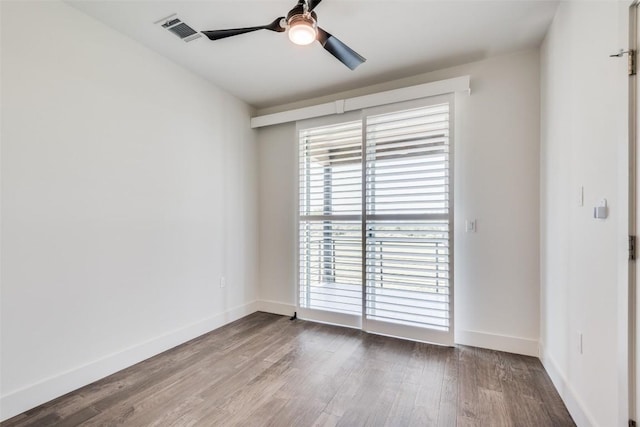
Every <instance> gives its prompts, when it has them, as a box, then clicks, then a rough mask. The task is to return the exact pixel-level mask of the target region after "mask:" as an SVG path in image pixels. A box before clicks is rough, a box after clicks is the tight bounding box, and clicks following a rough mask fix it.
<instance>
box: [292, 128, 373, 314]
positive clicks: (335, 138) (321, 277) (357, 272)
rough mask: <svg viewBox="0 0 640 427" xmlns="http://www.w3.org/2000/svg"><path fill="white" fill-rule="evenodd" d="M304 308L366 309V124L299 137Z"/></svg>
mask: <svg viewBox="0 0 640 427" xmlns="http://www.w3.org/2000/svg"><path fill="white" fill-rule="evenodd" d="M299 144H300V146H299V168H300V173H299V182H300V185H299V188H300V195H299V200H300V214H299V219H300V221H299V251H300V253H299V272H300V277H299V280H300V286H299V290H300V301H299V302H300V307H304V308H308V309H319V310H331V311H336V312H339V313H345V314H354V315H360V313H361V311H362V123H361V121H360V120H358V121H355V122H349V123H342V124H339V125H333V126H326V127H321V128H314V129H309V130H303V131H301V132H300V139H299Z"/></svg>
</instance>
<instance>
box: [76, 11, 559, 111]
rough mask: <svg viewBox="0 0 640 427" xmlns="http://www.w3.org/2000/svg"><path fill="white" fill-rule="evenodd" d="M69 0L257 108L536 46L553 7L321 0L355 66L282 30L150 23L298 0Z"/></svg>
mask: <svg viewBox="0 0 640 427" xmlns="http://www.w3.org/2000/svg"><path fill="white" fill-rule="evenodd" d="M68 3H70V4H71V5H73V6H74V7H76V8H77V9H80V10H82V11H84V12H85V13H87V14H89V15H91V16H93V17H95V18H97V19H98V20H100V21H102V22H104V23H106V24H107V25H109V26H111V27H113V28H114V29H116V30H118V31H120V32H122V33H124V34H126V35H128V36H130V37H131V38H133V39H135V40H137V41H139V42H140V43H142V44H144V45H146V46H148V47H149V48H151V49H153V50H155V51H156V52H158V53H160V54H162V55H164V56H166V57H167V58H170V59H171V60H173V61H175V62H177V63H178V64H181V65H182V66H184V67H185V68H187V69H189V70H192V71H193V72H195V73H196V74H198V75H200V76H202V77H204V78H206V79H208V80H209V81H211V82H213V83H214V84H216V85H218V86H219V87H222V88H224V89H225V90H227V91H228V92H230V93H232V94H234V95H235V96H237V97H238V98H240V99H242V100H244V101H246V102H248V103H249V104H251V105H253V106H255V107H258V108H264V107H269V106H273V105H278V104H283V103H287V102H293V101H299V100H303V99H307V98H311V97H316V96H321V95H326V94H329V93H334V92H339V91H343V90H349V89H355V88H358V87H362V86H367V85H372V84H377V83H382V82H384V81H388V80H392V79H398V78H403V77H408V76H411V75H415V74H419V73H424V72H428V71H432V70H435V69H439V68H444V67H448V66H453V65H458V64H462V63H466V62H471V61H475V60H479V59H482V58H486V57H488V56H492V55H496V54H501V53H506V52H510V51H517V50H522V49H527V48H533V47H536V46H539V45H540V43H541V41H542V39H543V37H544V35H545V33H546V30H547V28H548V27H549V24H550V23H551V20H552V19H553V15H554V13H555V10H556V7H557V2H556V1H544V0H533V1H530V0H510V1H483V0H472V1H451V0H449V1H430V0H423V1H418V0H412V1H411V0H369V1H360V0H324V1H323V2H322V3H321V4H320V5H319V6H318V7H317V8H316V12H317V14H318V24H319V26H321V27H322V28H324V29H325V30H326V31H328V32H329V33H331V34H333V35H334V36H336V37H338V38H339V39H340V40H342V41H343V42H345V43H346V44H347V45H349V46H350V47H351V48H352V49H354V50H355V51H357V52H358V53H360V54H361V55H363V56H364V57H365V58H367V62H365V63H364V64H362V65H361V66H360V67H359V68H357V69H356V70H355V71H351V70H349V69H348V68H347V67H345V66H344V65H343V64H342V63H340V62H339V61H338V60H336V59H335V58H333V56H331V55H330V54H329V53H328V52H326V51H325V50H324V49H323V48H322V47H321V46H320V44H318V43H314V44H313V45H311V46H305V47H302V46H296V45H294V44H292V43H291V42H290V41H289V40H288V38H287V36H286V35H285V34H284V33H275V32H271V31H264V30H263V31H257V32H254V33H249V34H244V35H240V36H236V37H231V38H228V39H223V40H218V41H210V40H208V39H206V38H205V37H202V38H200V39H197V40H195V41H193V42H190V43H185V42H183V41H181V40H180V39H179V38H178V37H176V36H174V35H173V34H171V33H169V32H168V31H166V30H164V29H162V28H161V27H160V26H159V25H154V24H153V23H154V22H155V21H157V20H159V19H161V18H164V17H166V16H168V15H170V14H172V13H177V14H178V17H179V18H180V19H182V20H183V21H184V22H186V23H187V24H189V25H190V26H191V27H193V28H194V29H196V30H199V31H201V30H213V29H225V28H236V27H248V26H256V25H264V24H267V23H270V22H271V21H272V20H273V19H274V18H276V17H278V16H283V15H286V13H287V12H288V11H289V10H290V9H291V8H292V7H293V6H294V5H295V3H296V0H234V1H228V0H224V1H223V0H209V1H202V0H201V1H189V0H181V1H158V0H155V1H139V0H130V1H113V0H107V1H102V0H69V1H68Z"/></svg>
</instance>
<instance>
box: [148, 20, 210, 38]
mask: <svg viewBox="0 0 640 427" xmlns="http://www.w3.org/2000/svg"><path fill="white" fill-rule="evenodd" d="M155 24H160V25H162V28H166V29H167V30H169V31H170V32H172V33H173V34H175V35H176V36H178V37H180V39H182V40H184V41H185V42H190V41H193V40H195V39H198V38H200V37H202V34H200V33H199V32H198V31H196V30H194V29H193V28H191V27H190V26H189V25H187V24H185V23H184V22H183V21H182V20H180V19H179V18H178V17H177V16H176V14H175V13H174V14H172V15H169V16H167V17H166V18H162V19H160V20H158V21H156V22H155Z"/></svg>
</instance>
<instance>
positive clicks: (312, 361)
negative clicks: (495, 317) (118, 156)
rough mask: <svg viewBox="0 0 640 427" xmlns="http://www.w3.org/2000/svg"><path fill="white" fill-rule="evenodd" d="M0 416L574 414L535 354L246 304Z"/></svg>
mask: <svg viewBox="0 0 640 427" xmlns="http://www.w3.org/2000/svg"><path fill="white" fill-rule="evenodd" d="M0 425H1V426H2V427H31V426H33V427H35V426H38V427H41V426H83V427H89V426H111V425H113V426H116V425H124V426H162V427H165V426H180V427H185V426H207V427H209V426H213V425H215V426H275V427H281V426H321V427H335V426H349V427H353V426H392V427H395V426H398V427H405V426H442V427H450V426H474V427H477V426H491V427H494V426H498V427H499V426H518V427H528V426H532V427H539V426H547V425H549V426H573V425H574V423H573V421H572V420H571V417H570V415H569V413H568V411H567V409H566V407H565V406H564V404H563V403H562V400H561V399H560V397H559V396H558V394H557V392H556V390H555V388H554V387H553V384H552V383H551V380H550V379H549V377H548V376H547V374H546V372H545V371H544V368H543V367H542V365H541V363H540V361H539V360H537V359H535V358H531V357H525V356H519V355H514V354H507V353H501V352H496V351H492V350H484V349H478V348H473V347H466V346H460V347H456V348H446V347H439V346H433V345H429V344H422V343H415V342H411V341H405V340H399V339H395V338H389V337H383V336H377V335H371V334H366V333H364V332H362V331H358V330H353V329H347V328H340V327H336V326H329V325H322V324H317V323H311V322H304V321H300V320H297V321H290V320H289V319H288V318H286V317H283V316H277V315H273V314H267V313H254V314H252V315H250V316H246V317H245V318H243V319H240V320H239V321H236V322H233V323H231V324H229V325H226V326H224V327H222V328H219V329H217V330H215V331H213V332H211V333H209V334H205V335H203V336H201V337H198V338H196V339H194V340H192V341H189V342H187V343H185V344H183V345H181V346H178V347H176V348H173V349H171V350H168V351H166V352H164V353H162V354H160V355H158V356H155V357H153V358H150V359H148V360H145V361H143V362H141V363H138V364H136V365H134V366H131V367H129V368H127V369H124V370H122V371H120V372H117V373H115V374H113V375H111V376H109V377H107V378H104V379H102V380H100V381H97V382H95V383H92V384H89V385H88V386H86V387H83V388H81V389H79V390H77V391H75V392H72V393H69V394H67V395H65V396H61V397H59V398H57V399H55V400H52V401H51V402H47V403H46V404H44V405H41V406H39V407H37V408H33V409H32V410H29V411H27V412H25V413H23V414H20V415H18V416H16V417H14V418H12V419H10V420H7V421H5V422H3V423H1V424H0Z"/></svg>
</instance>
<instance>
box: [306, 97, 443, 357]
mask: <svg viewBox="0 0 640 427" xmlns="http://www.w3.org/2000/svg"><path fill="white" fill-rule="evenodd" d="M451 104H452V100H451V98H449V97H438V98H431V99H429V100H421V101H420V102H413V103H405V104H402V105H394V106H387V107H384V108H380V109H376V110H369V111H365V112H364V113H363V115H362V117H361V118H359V119H357V120H351V121H345V122H342V123H338V124H332V125H327V126H309V127H304V126H302V127H300V129H299V201H300V204H299V209H300V210H299V262H298V266H299V310H300V313H299V314H300V316H301V317H302V318H308V319H311V320H318V321H324V322H330V323H337V324H342V325H346V326H352V327H358V328H363V329H365V330H367V331H370V332H374V333H380V334H385V335H394V336H400V337H406V338H410V339H415V340H421V341H430V342H437V343H441V344H447V345H450V344H452V343H453V325H452V312H453V300H452V277H451V265H452V259H451V258H452V246H451V242H452V232H451V231H452V227H451V219H452V206H451V203H450V200H451V188H452V185H451V168H450V156H451V153H450V146H451V144H450V141H451V123H452V120H451V114H450V112H451Z"/></svg>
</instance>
